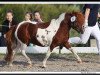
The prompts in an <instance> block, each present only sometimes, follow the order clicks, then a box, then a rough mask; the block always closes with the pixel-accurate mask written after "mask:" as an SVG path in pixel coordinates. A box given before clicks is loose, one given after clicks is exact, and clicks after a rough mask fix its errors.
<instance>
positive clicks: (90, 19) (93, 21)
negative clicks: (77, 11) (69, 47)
mask: <svg viewBox="0 0 100 75" xmlns="http://www.w3.org/2000/svg"><path fill="white" fill-rule="evenodd" d="M83 10H84V11H83V13H84V15H85V23H84V25H85V26H84V33H83V34H80V37H72V38H69V43H72V44H74V43H76V44H86V43H87V41H88V39H89V37H90V35H91V36H94V38H95V39H96V42H97V48H98V53H99V55H100V30H99V26H98V25H99V24H98V22H97V18H98V17H100V14H99V13H98V10H99V4H85V6H84V8H83Z"/></svg>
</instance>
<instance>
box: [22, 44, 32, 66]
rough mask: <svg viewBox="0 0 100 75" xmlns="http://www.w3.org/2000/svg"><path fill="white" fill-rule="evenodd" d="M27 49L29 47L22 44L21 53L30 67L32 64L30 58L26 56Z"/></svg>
mask: <svg viewBox="0 0 100 75" xmlns="http://www.w3.org/2000/svg"><path fill="white" fill-rule="evenodd" d="M26 47H27V45H26V44H21V53H22V55H23V56H24V57H25V58H26V59H27V62H28V64H29V65H28V66H32V62H31V60H30V58H29V57H28V56H27V55H26V52H25V49H26Z"/></svg>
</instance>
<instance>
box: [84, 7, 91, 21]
mask: <svg viewBox="0 0 100 75" xmlns="http://www.w3.org/2000/svg"><path fill="white" fill-rule="evenodd" d="M89 14H90V8H86V11H85V22H88V17H89Z"/></svg>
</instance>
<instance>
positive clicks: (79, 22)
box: [65, 12, 85, 33]
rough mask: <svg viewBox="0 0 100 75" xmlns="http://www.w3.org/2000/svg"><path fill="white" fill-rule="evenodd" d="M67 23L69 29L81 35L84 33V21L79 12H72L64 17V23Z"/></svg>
mask: <svg viewBox="0 0 100 75" xmlns="http://www.w3.org/2000/svg"><path fill="white" fill-rule="evenodd" d="M66 20H68V21H67V23H69V24H68V25H70V27H72V28H73V29H75V30H76V31H77V32H79V33H83V31H84V29H83V28H84V21H85V17H84V15H83V14H82V13H81V12H72V13H69V14H67V13H66V15H65V22H66Z"/></svg>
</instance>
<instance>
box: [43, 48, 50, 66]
mask: <svg viewBox="0 0 100 75" xmlns="http://www.w3.org/2000/svg"><path fill="white" fill-rule="evenodd" d="M50 54H51V50H50V48H49V49H48V51H47V54H46V57H45V58H44V60H43V66H42V67H43V68H45V67H46V62H47V59H48V58H49V57H50Z"/></svg>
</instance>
